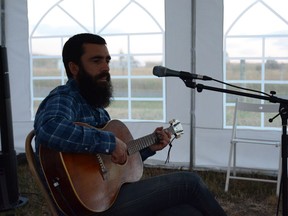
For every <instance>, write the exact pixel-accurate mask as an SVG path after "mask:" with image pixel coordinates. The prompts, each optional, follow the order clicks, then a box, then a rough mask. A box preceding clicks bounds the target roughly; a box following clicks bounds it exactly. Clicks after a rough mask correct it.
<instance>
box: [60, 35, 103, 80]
mask: <svg viewBox="0 0 288 216" xmlns="http://www.w3.org/2000/svg"><path fill="white" fill-rule="evenodd" d="M87 43H92V44H100V45H106V41H105V39H104V38H102V37H101V36H99V35H95V34H91V33H81V34H77V35H74V36H72V37H71V38H69V40H68V41H67V42H66V43H65V44H64V47H63V51H62V59H63V63H64V67H65V70H66V74H67V77H68V79H69V78H71V77H72V73H71V71H70V69H69V66H68V64H69V62H74V63H75V64H77V65H79V64H80V59H81V56H82V55H83V53H84V50H83V44H87Z"/></svg>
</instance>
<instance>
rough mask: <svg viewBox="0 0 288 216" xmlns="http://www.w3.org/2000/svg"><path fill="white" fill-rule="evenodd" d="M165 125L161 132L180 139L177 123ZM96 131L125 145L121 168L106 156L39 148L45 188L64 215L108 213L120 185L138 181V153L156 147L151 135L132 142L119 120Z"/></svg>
mask: <svg viewBox="0 0 288 216" xmlns="http://www.w3.org/2000/svg"><path fill="white" fill-rule="evenodd" d="M169 123H170V127H168V128H166V129H165V130H167V131H169V133H170V134H171V135H172V136H173V135H174V136H175V138H178V137H180V135H181V134H183V128H182V125H181V123H180V122H179V121H177V120H174V119H173V120H171V121H170V122H169ZM76 124H80V125H82V126H87V127H89V125H86V124H83V123H76ZM90 127H91V126H90ZM100 130H104V131H110V132H112V133H114V134H115V136H116V137H118V138H119V139H121V140H122V141H123V142H125V143H126V144H127V149H128V159H127V161H126V163H125V164H124V165H119V164H115V163H113V162H112V161H111V156H110V155H106V154H84V153H83V154H78V153H77V154H76V153H64V152H58V151H55V150H52V149H50V148H47V147H45V146H43V145H40V148H39V151H40V154H39V157H40V163H41V167H42V170H43V173H44V176H45V179H46V182H47V185H48V187H49V190H50V192H51V195H52V197H53V199H54V201H55V203H56V204H57V206H58V207H59V209H60V210H61V211H62V212H63V213H64V214H66V215H91V214H93V213H94V214H95V212H102V211H105V210H107V209H109V208H110V207H111V206H112V204H113V203H114V201H115V199H116V198H117V195H118V192H119V190H120V188H121V186H122V185H123V184H124V183H128V182H135V181H138V180H140V179H141V177H142V173H143V162H142V159H141V156H140V153H139V151H140V150H141V149H144V148H146V147H148V146H150V145H152V144H154V143H157V136H156V134H155V133H152V134H149V135H146V136H144V137H141V138H138V139H133V137H132V135H131V133H130V131H129V129H128V128H127V127H126V125H125V124H124V123H122V122H121V121H119V120H111V121H109V122H108V123H107V124H106V125H105V127H103V128H101V129H100Z"/></svg>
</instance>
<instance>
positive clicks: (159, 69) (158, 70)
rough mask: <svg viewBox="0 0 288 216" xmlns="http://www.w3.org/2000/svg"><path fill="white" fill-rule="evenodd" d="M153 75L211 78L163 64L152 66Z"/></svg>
mask: <svg viewBox="0 0 288 216" xmlns="http://www.w3.org/2000/svg"><path fill="white" fill-rule="evenodd" d="M153 75H155V76H158V77H169V76H174V77H180V78H181V79H200V80H212V78H211V77H208V76H202V75H198V74H193V73H189V72H185V71H175V70H171V69H169V68H166V67H163V66H155V67H154V68H153Z"/></svg>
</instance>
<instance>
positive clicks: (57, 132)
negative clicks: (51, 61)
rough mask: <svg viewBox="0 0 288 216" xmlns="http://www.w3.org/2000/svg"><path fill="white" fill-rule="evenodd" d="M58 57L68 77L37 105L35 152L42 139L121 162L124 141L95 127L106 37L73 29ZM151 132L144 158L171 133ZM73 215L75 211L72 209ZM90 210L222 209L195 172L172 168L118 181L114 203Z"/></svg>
mask: <svg viewBox="0 0 288 216" xmlns="http://www.w3.org/2000/svg"><path fill="white" fill-rule="evenodd" d="M62 57H63V63H64V66H65V70H66V73H67V76H68V81H67V83H66V84H65V85H63V86H59V87H57V88H55V89H54V90H52V91H51V92H50V94H49V95H48V96H47V97H46V98H45V99H44V101H43V102H42V103H41V105H40V106H39V109H38V111H37V113H36V117H35V123H34V128H35V134H36V138H35V140H36V153H37V154H38V156H39V148H41V147H40V144H41V146H45V147H47V148H49V149H53V150H56V151H58V152H64V153H81V154H83V153H84V154H85V153H86V154H87V155H92V154H94V155H96V154H98V153H101V154H104V155H111V161H112V163H114V164H118V166H123V164H125V162H126V161H127V158H128V153H127V145H126V143H124V142H123V141H122V140H121V139H119V138H118V137H116V136H115V134H114V133H113V132H110V131H106V130H101V129H96V128H102V127H103V126H104V125H106V124H107V122H109V121H110V116H109V114H108V112H107V111H106V110H105V108H106V107H107V106H109V104H110V100H111V98H112V85H111V81H110V74H109V62H110V59H111V57H110V55H109V52H108V49H107V46H106V42H105V40H104V39H103V38H102V37H100V36H98V35H94V34H89V33H83V34H77V35H75V36H73V37H71V38H70V39H69V40H68V41H67V42H66V43H65V45H64V47H63V53H62ZM76 122H82V123H85V124H87V125H90V126H93V128H91V127H86V126H83V125H79V124H76ZM154 134H155V135H156V136H157V137H158V139H157V141H156V142H155V143H154V144H152V145H150V146H149V147H146V148H144V149H143V150H141V151H140V155H141V159H142V160H143V161H144V160H145V159H147V158H148V157H150V156H152V155H154V154H155V153H156V151H159V150H161V149H163V148H165V147H166V146H167V145H168V144H169V142H170V138H171V135H170V133H169V132H168V130H164V129H163V127H158V128H156V129H155V130H154ZM52 160H53V159H52ZM38 162H39V161H38ZM141 163H142V162H141ZM111 186H112V185H111ZM71 209H73V206H71ZM59 214H61V210H59ZM73 215H80V214H79V212H77V210H74V213H73ZM94 215H115V216H116V215H119V216H120V215H123V216H132V215H137V216H141V215H149V216H154V215H215V216H216V215H217V216H220V215H226V214H225V213H224V211H223V209H222V208H221V207H220V205H219V204H218V202H217V201H216V200H215V198H214V197H213V195H212V194H211V193H210V191H209V190H208V189H207V187H206V185H205V184H204V183H203V181H202V180H201V178H200V177H199V176H198V175H196V174H195V173H192V172H174V173H171V174H167V175H162V176H157V177H153V178H149V179H145V180H140V181H136V182H133V183H126V184H124V185H122V187H121V188H120V191H119V194H118V196H117V198H116V200H115V202H114V203H113V205H112V206H110V207H109V208H108V209H105V210H104V211H100V212H95V214H94Z"/></svg>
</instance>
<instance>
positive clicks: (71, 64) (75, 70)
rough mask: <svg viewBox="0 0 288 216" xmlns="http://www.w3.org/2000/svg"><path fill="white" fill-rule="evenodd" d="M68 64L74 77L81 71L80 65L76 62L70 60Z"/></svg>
mask: <svg viewBox="0 0 288 216" xmlns="http://www.w3.org/2000/svg"><path fill="white" fill-rule="evenodd" d="M68 66H69V69H70V71H71V73H72V75H73V77H74V78H75V77H76V76H77V74H78V72H79V66H78V65H77V64H75V63H74V62H69V63H68Z"/></svg>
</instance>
